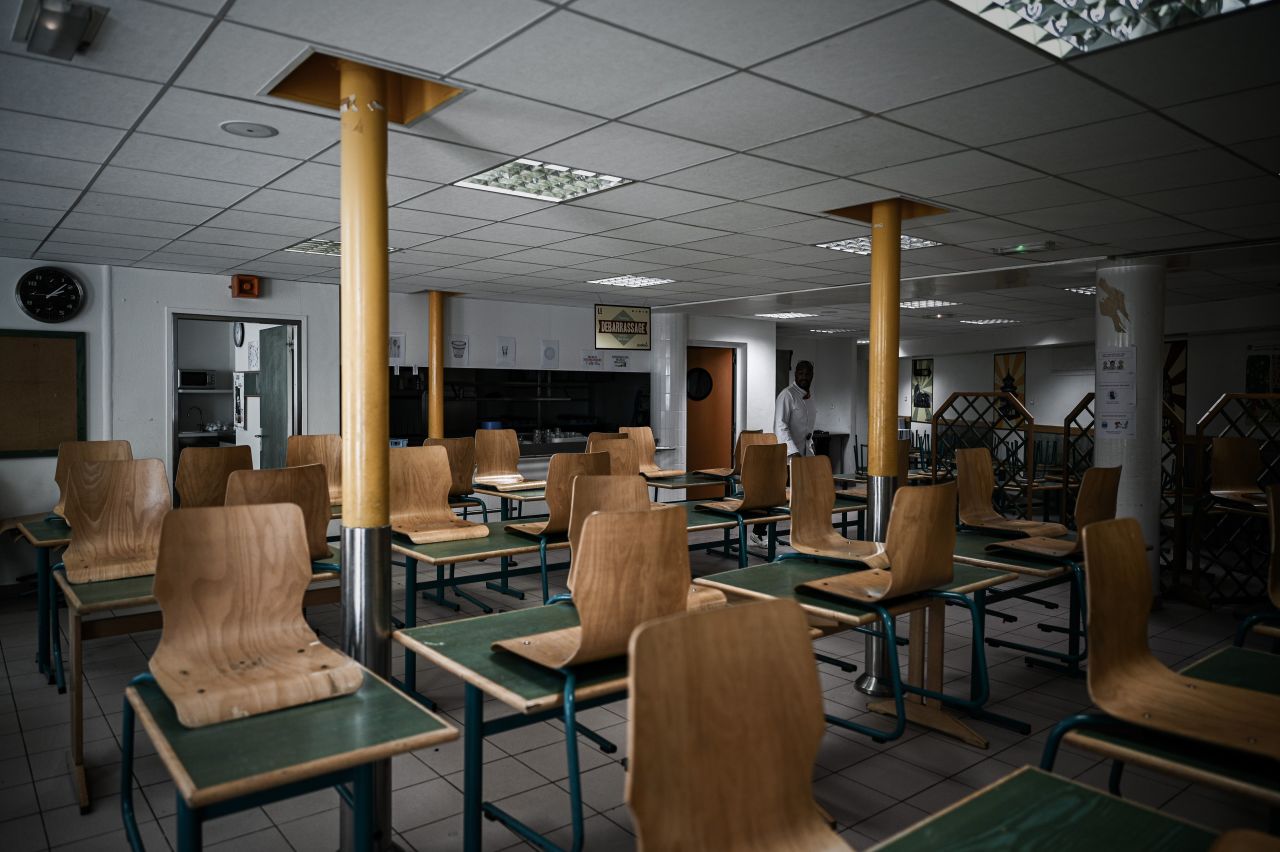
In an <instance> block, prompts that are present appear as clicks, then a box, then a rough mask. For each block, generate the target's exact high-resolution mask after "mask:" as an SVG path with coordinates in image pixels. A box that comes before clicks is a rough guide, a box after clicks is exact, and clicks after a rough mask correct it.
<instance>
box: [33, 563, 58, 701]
mask: <svg viewBox="0 0 1280 852" xmlns="http://www.w3.org/2000/svg"><path fill="white" fill-rule="evenodd" d="M49 583H50V577H49V548H47V547H37V548H36V667H37V668H38V669H39V670H40V673H41V674H43V675H47V676H48V678H49V683H53V680H54V677H53V666H52V665H51V664H50V660H49V623H50V621H49Z"/></svg>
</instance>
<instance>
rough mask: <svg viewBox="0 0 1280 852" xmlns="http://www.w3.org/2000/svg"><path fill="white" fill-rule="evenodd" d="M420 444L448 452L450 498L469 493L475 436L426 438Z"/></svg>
mask: <svg viewBox="0 0 1280 852" xmlns="http://www.w3.org/2000/svg"><path fill="white" fill-rule="evenodd" d="M422 446H424V447H444V449H445V452H446V453H448V455H449V476H450V477H451V481H450V484H449V496H450V497H451V498H453V497H462V496H464V495H467V494H470V493H471V482H472V476H473V475H474V474H475V472H476V439H475V438H427V439H426V440H425V441H423V442H422Z"/></svg>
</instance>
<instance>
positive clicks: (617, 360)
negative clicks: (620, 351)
mask: <svg viewBox="0 0 1280 852" xmlns="http://www.w3.org/2000/svg"><path fill="white" fill-rule="evenodd" d="M611 357H612V358H613V369H615V370H625V369H627V367H630V366H631V356H630V355H613V356H611Z"/></svg>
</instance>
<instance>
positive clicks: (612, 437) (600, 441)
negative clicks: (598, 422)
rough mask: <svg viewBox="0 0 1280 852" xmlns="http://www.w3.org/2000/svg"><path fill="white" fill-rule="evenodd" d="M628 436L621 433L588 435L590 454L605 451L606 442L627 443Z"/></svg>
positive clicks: (593, 433)
mask: <svg viewBox="0 0 1280 852" xmlns="http://www.w3.org/2000/svg"><path fill="white" fill-rule="evenodd" d="M625 440H627V436H626V435H624V434H623V433H621V432H592V433H590V434H589V435H587V449H586V451H587V452H588V453H599V452H603V451H604V443H605V442H606V441H625Z"/></svg>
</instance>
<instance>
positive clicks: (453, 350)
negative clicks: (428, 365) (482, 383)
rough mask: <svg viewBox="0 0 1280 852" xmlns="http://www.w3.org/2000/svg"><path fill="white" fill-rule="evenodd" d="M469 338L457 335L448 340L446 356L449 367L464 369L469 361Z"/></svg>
mask: <svg viewBox="0 0 1280 852" xmlns="http://www.w3.org/2000/svg"><path fill="white" fill-rule="evenodd" d="M470 354H471V338H470V337H467V336H466V335H458V336H455V337H450V338H449V349H448V354H447V355H446V358H447V361H448V364H449V366H450V367H465V366H467V364H468V363H469V361H470V358H469V356H470Z"/></svg>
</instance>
